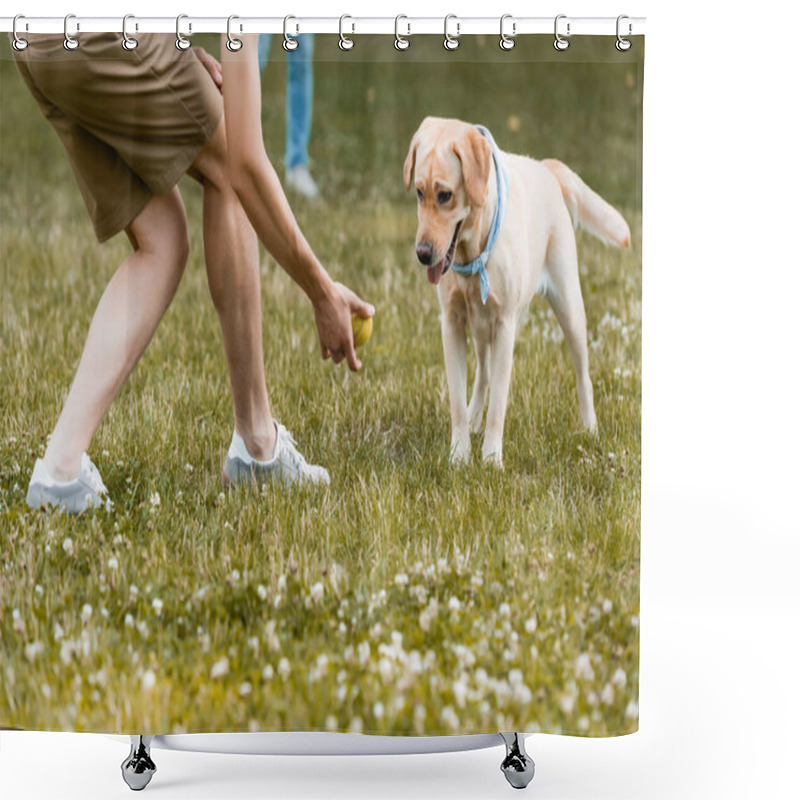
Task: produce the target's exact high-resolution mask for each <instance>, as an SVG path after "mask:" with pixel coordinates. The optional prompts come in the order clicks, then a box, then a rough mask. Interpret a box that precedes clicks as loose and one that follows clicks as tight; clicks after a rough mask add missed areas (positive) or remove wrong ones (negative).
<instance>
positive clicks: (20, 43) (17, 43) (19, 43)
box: [11, 14, 28, 53]
mask: <svg viewBox="0 0 800 800" xmlns="http://www.w3.org/2000/svg"><path fill="white" fill-rule="evenodd" d="M20 19H25V17H24V15H22V14H17V16H16V17H14V23H13V25H12V26H11V33H12V34H13V36H14V41H13V42H11V45H12V46H13V48H14V49H15V50H16V51H17V52H18V53H21V52H22V51H23V50H25V48H26V47H27V46H28V40H27V39H23V38H22V37H21V36H20V35H19V34H18V33H17V20H20ZM27 28H28V25H27V23H26V24H25V29H26V30H27Z"/></svg>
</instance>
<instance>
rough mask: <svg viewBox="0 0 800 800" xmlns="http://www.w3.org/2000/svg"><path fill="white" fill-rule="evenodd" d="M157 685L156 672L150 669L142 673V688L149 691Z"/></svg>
mask: <svg viewBox="0 0 800 800" xmlns="http://www.w3.org/2000/svg"><path fill="white" fill-rule="evenodd" d="M155 685H156V674H155V672H153V670H151V669H149V670H147V672H145V673H144V675H142V689H144V690H145V691H146V692H149V691H150V689H152V688H153V687H154V686H155Z"/></svg>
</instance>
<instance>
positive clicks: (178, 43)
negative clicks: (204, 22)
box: [175, 14, 192, 50]
mask: <svg viewBox="0 0 800 800" xmlns="http://www.w3.org/2000/svg"><path fill="white" fill-rule="evenodd" d="M182 19H189V15H188V14H178V17H177V19H176V20H175V36H176V37H177V38H176V39H175V47H177V48H178V50H188V49H189V48H190V47H191V46H192V42H191V40H189V39H187V38H186V37H185V36H184V35H183V34H182V33H181V20H182ZM191 30H192V26H191V25H189V31H190V32H191Z"/></svg>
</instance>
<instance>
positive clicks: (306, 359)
mask: <svg viewBox="0 0 800 800" xmlns="http://www.w3.org/2000/svg"><path fill="white" fill-rule="evenodd" d="M541 38H542V39H543V40H544V41H543V42H541V43H529V44H527V45H526V47H522V46H519V45H518V47H517V48H516V50H515V51H514V52H513V53H511V54H503V53H501V52H500V51H499V49H498V48H497V46H496V42H495V40H494V38H489V37H487V38H486V39H485V40H480V41H476V40H474V39H470V40H468V41H466V42H465V43H464V44H463V45H462V47H461V49H460V50H459V51H458V52H457V53H455V54H448V53H446V52H445V51H444V50H443V48H442V47H441V43H440V42H439V41H438V39H437V40H436V41H431V42H430V43H429V44H428V43H425V42H423V41H417V40H415V41H414V43H413V46H412V48H411V49H410V50H409V52H408V53H407V54H396V53H395V51H394V48H392V47H391V42H389V43H388V44H387V42H388V40H387V39H386V38H385V37H384V38H382V39H377V40H372V39H366V38H361V39H359V41H358V43H357V46H356V48H355V50H354V51H353V52H352V53H350V54H345V55H342V54H340V53H339V50H338V48H337V47H336V46H335V41H336V39H335V37H329V38H328V39H327V40H321V39H318V42H317V56H318V63H317V66H316V76H315V79H316V95H315V96H316V105H315V126H314V130H313V133H312V142H311V153H312V158H313V164H312V170H313V173H314V175H315V176H316V177H317V178H318V179H319V182H320V186H321V189H322V193H323V196H324V200H323V201H322V202H320V203H303V202H300V201H298V200H297V199H293V205H294V207H295V209H296V213H297V216H298V219H299V221H300V223H301V226H302V228H303V229H304V231H305V232H306V233H307V236H308V238H309V240H310V241H311V243H312V245H313V247H314V249H315V250H316V252H317V253H318V254H319V256H320V258H321V259H322V261H323V262H324V263H325V265H326V266H327V268H328V270H329V271H330V272H331V273H332V274H333V275H334V276H335V277H336V278H338V279H340V280H342V281H344V282H345V283H347V284H349V285H351V286H352V287H353V288H354V289H356V290H357V291H358V292H359V293H360V294H361V295H362V296H363V297H365V298H366V299H367V300H369V301H370V302H372V303H373V304H374V305H375V307H376V309H377V316H376V320H375V331H374V334H373V337H372V340H371V341H370V343H369V344H368V345H367V346H366V347H365V348H364V349H363V350H362V351H360V353H361V356H362V359H363V362H364V368H363V370H362V372H361V373H359V374H358V375H349V374H347V372H346V371H345V370H344V368H334V367H332V365H331V364H330V362H322V361H321V360H320V358H319V355H318V344H317V338H316V332H315V329H314V323H313V315H312V312H311V308H310V305H309V304H308V302H307V301H306V300H305V298H304V296H303V295H302V294H301V293H300V291H299V290H298V289H297V288H296V287H295V286H294V285H293V284H292V283H291V281H290V280H289V278H288V277H287V276H286V275H285V274H284V273H283V272H282V271H281V270H280V269H279V268H278V267H277V266H276V265H275V264H274V263H273V262H272V261H271V260H270V259H269V258H268V257H267V256H266V255H263V254H262V258H263V260H262V276H263V281H262V286H263V308H264V320H265V325H264V340H265V350H266V358H267V375H268V381H269V389H270V393H271V399H272V402H273V407H274V409H275V411H276V414H277V417H278V419H280V420H281V421H282V422H283V423H284V424H285V425H287V426H288V427H289V428H290V429H291V430H292V431H293V433H294V435H295V437H296V439H297V441H298V442H299V444H300V448H301V450H302V451H303V452H304V453H305V454H306V455H307V456H308V457H309V458H310V459H311V460H313V461H314V462H315V463H320V464H323V465H325V466H327V467H328V469H329V470H330V472H331V475H332V485H331V487H330V488H329V489H327V490H314V491H293V492H289V493H287V492H285V491H282V490H280V489H276V488H270V487H268V488H264V489H263V491H261V492H260V493H257V492H255V491H243V490H239V491H233V490H231V491H227V490H225V489H224V488H223V486H222V483H221V468H222V464H223V461H224V455H225V451H226V448H227V445H228V443H229V440H230V434H231V426H232V410H231V403H230V392H229V385H228V378H227V373H226V368H225V361H224V356H223V351H222V345H221V336H220V334H219V328H218V323H217V320H216V316H215V313H214V310H213V307H212V304H211V301H210V298H209V294H208V290H207V287H206V284H205V273H204V267H203V255H202V239H201V228H200V218H201V214H200V208H201V193H200V190H199V189H198V187H197V186H196V185H194V184H193V183H192V182H191V181H188V180H184V181H183V182H182V183H181V189H182V191H183V194H184V198H185V201H186V204H187V209H188V214H189V219H190V225H191V233H192V252H191V256H190V261H189V266H188V268H187V272H186V275H185V277H184V280H183V283H182V285H181V287H180V290H179V292H178V295H177V297H176V300H175V302H174V303H173V306H172V307H171V309H170V311H169V312H168V314H167V316H166V317H165V319H164V321H163V323H162V325H161V327H160V328H159V330H158V332H157V334H156V337H155V339H154V341H153V343H152V345H151V347H150V348H149V350H148V351H147V353H146V354H145V357H144V358H143V360H142V362H141V363H140V365H139V366H138V368H137V369H136V371H135V372H134V374H133V376H132V378H131V380H130V381H129V382H128V384H127V385H126V387H125V388H124V390H123V392H122V394H121V396H120V397H119V399H118V401H117V403H116V404H115V406H114V407H113V409H112V411H111V413H110V415H109V417H108V418H107V420H106V422H105V423H104V425H103V426H102V427H101V429H100V431H99V433H98V435H97V437H96V439H95V441H94V443H93V445H92V449H91V455H92V457H93V459H94V461H95V463H96V464H97V465H98V467H99V469H100V471H101V473H102V475H103V477H104V480H105V482H106V485H107V486H108V488H109V491H110V494H111V496H112V498H113V500H114V502H115V507H114V510H113V511H112V512H110V513H106V512H102V513H95V514H89V515H86V516H82V517H80V518H65V517H58V516H52V515H50V516H48V515H44V514H42V513H34V512H31V511H29V510H28V509H27V507H26V505H25V491H26V488H27V482H28V479H29V476H30V471H31V469H32V466H33V462H34V459H35V458H36V457H37V456H39V455H40V454H41V453H42V452H43V450H44V443H45V439H46V436H47V434H48V433H49V431H50V430H51V429H52V426H53V424H54V422H55V419H56V416H57V414H58V411H59V409H60V406H61V403H62V402H63V399H64V397H65V394H66V391H67V390H68V388H69V384H70V381H71V378H72V376H73V373H74V370H75V368H76V366H77V362H78V358H79V355H80V351H81V347H82V344H83V340H84V336H85V334H86V331H87V329H88V325H89V321H90V319H91V315H92V312H93V310H94V307H95V305H96V303H97V301H98V299H99V297H100V294H101V292H102V290H103V288H104V286H105V283H106V282H107V281H108V279H109V278H110V276H111V275H112V274H113V271H114V270H115V268H116V266H117V265H118V264H119V263H120V262H121V261H122V259H123V258H124V257H125V255H126V253H127V249H128V245H127V241H126V240H125V237H124V236H119V237H116V238H115V239H113V240H112V241H111V242H110V243H108V244H107V245H104V246H102V247H100V246H98V245H97V244H96V242H95V240H94V237H93V234H92V231H91V227H90V223H89V220H88V216H87V215H86V213H85V210H84V207H83V205H82V202H81V199H80V196H79V193H78V190H77V187H76V185H75V182H74V180H73V178H72V175H71V172H70V168H69V164H68V161H67V159H66V157H65V155H64V153H63V151H62V149H61V146H60V144H59V142H58V140H57V138H56V136H55V135H54V133H53V132H52V131H51V129H50V127H49V125H48V124H47V122H46V121H45V120H44V118H43V117H42V116H41V114H40V112H39V111H38V109H37V107H36V105H35V103H34V101H33V99H32V98H31V97H30V96H29V95H28V93H27V91H26V90H25V88H24V86H23V84H22V81H21V79H20V78H19V75H18V74H17V73H16V68H15V66H14V64H13V62H12V61H10V60H9V58H10V49H9V47H8V42H7V41H6V40H4V41H3V43H2V49H0V186H1V187H2V190H1V200H0V256H1V257H2V267H0V280H1V281H2V282H1V283H0V308H1V309H2V323H1V324H2V327H1V328H0V329H1V330H2V338H1V339H0V562H2V573H0V725H7V726H17V727H24V728H37V729H53V730H94V731H116V732H135V733H138V732H141V733H144V732H158V733H171V732H200V731H211V730H213V731H220V732H221V731H239V730H350V731H363V732H376V733H400V734H414V733H427V734H434V733H455V732H458V733H478V732H487V731H498V730H520V731H544V732H558V731H560V732H567V733H573V734H584V735H606V734H619V733H625V732H630V731H633V730H636V728H637V726H638V706H637V700H638V683H639V677H638V676H639V673H638V652H639V651H638V641H639V636H638V633H639V632H638V615H639V524H640V490H639V487H640V463H641V458H640V454H641V442H640V423H641V415H640V408H641V257H640V254H641V238H640V230H641V202H640V184H641V182H640V164H641V130H640V108H641V91H642V82H641V80H642V69H641V67H642V65H641V61H637V60H636V59H637V58H638V56H637V55H636V54H635V53H634V54H632V55H627V56H623V55H620V54H617V53H616V51H615V50H614V48H613V46H612V45H611V44H609V40H608V39H604V40H601V41H598V40H580V41H576V42H574V43H573V46H572V47H571V48H570V50H569V51H568V53H567V54H558V53H555V51H554V50H553V48H552V42H551V39H550V38H548V37H541ZM217 47H218V45H216V42H214V41H213V40H212V42H211V45H210V48H209V49H212V50H214V49H216V48H217ZM551 54H552V55H551ZM271 55H272V56H273V57H274V61H273V62H271V64H270V66H269V67H268V70H267V73H266V75H265V78H264V104H263V109H264V111H263V122H264V130H265V138H266V144H267V147H268V152H269V153H270V154H271V156H272V158H273V160H274V162H275V163H276V165H280V164H281V159H282V154H283V137H284V111H283V109H284V94H285V61H284V58H283V53H282V51H280V48H279V47H277V46H275V44H273V50H272V54H271ZM370 59H373V60H370ZM381 59H385V60H381ZM529 59H530V60H529ZM427 114H436V115H440V116H454V117H460V118H462V119H467V120H471V121H475V122H483V123H484V124H486V125H487V126H488V127H489V128H490V129H491V130H492V131H493V133H494V135H495V138H496V140H497V142H498V144H499V145H500V147H501V148H503V149H506V150H509V151H513V152H522V153H528V154H530V155H533V156H535V157H556V158H560V159H562V160H564V161H565V162H567V163H568V164H569V165H570V166H571V167H572V168H573V169H575V170H576V171H577V172H578V173H579V174H581V175H582V177H583V178H584V179H585V180H586V181H587V182H588V183H589V184H590V185H591V186H592V187H593V188H595V189H596V190H597V191H599V192H600V193H601V194H602V195H603V196H604V197H606V198H607V199H608V200H609V201H610V202H612V203H613V204H615V205H616V206H617V207H618V208H619V209H620V211H622V213H623V215H624V216H625V217H626V219H627V220H628V222H629V223H630V226H631V230H632V233H633V248H632V250H631V251H629V252H624V253H623V252H620V251H618V250H613V249H608V248H605V247H604V246H603V245H601V244H600V243H598V242H597V241H596V240H593V239H591V238H590V237H588V236H586V235H584V234H581V233H579V234H578V249H579V258H580V264H581V280H582V285H583V291H584V298H585V302H586V308H587V314H588V320H589V338H590V358H591V372H592V377H593V381H594V389H595V402H596V407H597V415H598V423H599V434H598V435H597V436H596V437H593V436H590V435H588V434H585V433H583V432H582V430H581V424H580V417H579V413H578V404H577V398H576V393H575V378H574V373H573V370H572V366H571V361H570V358H569V354H568V352H567V348H566V345H565V344H564V342H563V340H562V336H561V331H560V329H559V328H558V325H557V323H556V322H555V318H554V317H553V315H552V313H551V312H550V311H549V309H548V307H547V305H546V303H545V302H544V301H542V300H541V299H537V300H536V301H535V302H534V305H533V307H532V313H531V316H530V319H529V321H528V323H527V324H526V326H525V328H524V329H523V330H522V331H521V332H520V335H519V338H518V343H517V348H516V355H515V362H514V375H513V379H512V387H511V395H510V400H509V412H508V417H507V424H506V434H505V448H504V450H505V452H504V457H505V470H504V471H502V472H500V471H497V470H495V469H491V468H486V467H484V466H483V465H482V464H481V463H480V458H479V446H478V442H474V443H473V445H474V447H473V455H474V460H473V463H472V464H471V465H470V466H469V467H467V468H464V469H453V468H451V467H450V466H449V465H448V461H447V455H448V446H449V436H450V431H449V411H448V401H447V385H446V380H445V373H444V362H443V355H442V346H441V340H440V333H439V321H438V301H437V298H436V293H435V291H434V290H433V288H432V287H431V286H430V285H429V284H428V283H427V281H426V280H425V275H424V271H423V270H422V269H421V268H419V267H418V266H417V265H416V264H415V261H414V253H413V244H414V235H415V229H416V215H415V204H414V201H413V199H412V198H410V197H408V196H406V195H405V193H404V191H403V186H402V165H403V160H404V158H405V154H406V150H407V147H408V142H409V140H410V137H411V134H412V133H413V131H414V130H415V129H416V127H417V125H418V124H419V122H420V121H421V119H422V118H423V117H424V116H425V115H427ZM290 199H291V198H290Z"/></svg>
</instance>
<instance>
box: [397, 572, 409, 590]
mask: <svg viewBox="0 0 800 800" xmlns="http://www.w3.org/2000/svg"><path fill="white" fill-rule="evenodd" d="M394 584H395V586H399V587H402V586H408V575H406V574H405V572H398V573H397V575H395V576H394Z"/></svg>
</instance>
